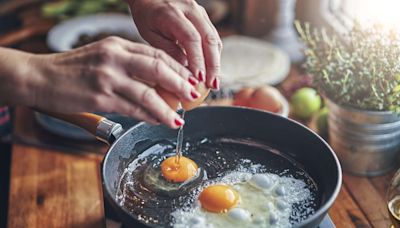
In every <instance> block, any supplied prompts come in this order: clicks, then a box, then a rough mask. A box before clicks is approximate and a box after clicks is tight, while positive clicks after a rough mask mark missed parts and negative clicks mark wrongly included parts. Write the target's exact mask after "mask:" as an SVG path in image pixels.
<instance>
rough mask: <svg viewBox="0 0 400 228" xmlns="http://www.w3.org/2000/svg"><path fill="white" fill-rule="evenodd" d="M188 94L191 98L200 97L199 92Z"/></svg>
mask: <svg viewBox="0 0 400 228" xmlns="http://www.w3.org/2000/svg"><path fill="white" fill-rule="evenodd" d="M190 95H191V96H192V97H193V99H197V98H199V97H200V94H199V93H198V92H196V91H192V92H190Z"/></svg>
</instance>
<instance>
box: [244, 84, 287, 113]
mask: <svg viewBox="0 0 400 228" xmlns="http://www.w3.org/2000/svg"><path fill="white" fill-rule="evenodd" d="M280 100H281V94H280V92H279V91H278V90H277V89H276V88H274V87H271V86H263V87H259V88H257V89H256V90H255V91H254V93H253V94H252V95H251V98H250V100H249V101H248V103H247V106H248V107H251V108H256V109H261V110H265V111H269V112H274V113H278V112H280V111H281V109H282V103H281V101H280Z"/></svg>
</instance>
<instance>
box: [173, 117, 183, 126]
mask: <svg viewBox="0 0 400 228" xmlns="http://www.w3.org/2000/svg"><path fill="white" fill-rule="evenodd" d="M184 123H185V121H183V119H181V118H178V119H175V124H176V126H179V127H180V126H182V125H183V124H184Z"/></svg>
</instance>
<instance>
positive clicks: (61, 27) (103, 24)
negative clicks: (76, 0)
mask: <svg viewBox="0 0 400 228" xmlns="http://www.w3.org/2000/svg"><path fill="white" fill-rule="evenodd" d="M101 32H107V33H111V34H118V33H124V34H127V35H131V36H132V38H133V39H135V40H139V41H140V42H142V43H145V41H144V40H143V38H142V37H141V36H140V34H139V31H138V30H137V28H136V25H135V23H134V22H133V19H132V17H131V16H130V15H125V14H118V13H102V14H95V15H89V16H82V17H75V18H72V19H69V20H66V21H63V22H61V23H60V24H57V25H56V26H54V27H53V28H52V29H51V30H50V31H49V33H48V35H47V45H48V46H49V47H50V48H51V49H52V50H53V51H56V52H64V51H69V50H71V49H72V48H73V45H74V44H75V43H76V42H77V41H78V39H79V37H80V36H81V35H83V34H87V35H96V34H98V33H101Z"/></svg>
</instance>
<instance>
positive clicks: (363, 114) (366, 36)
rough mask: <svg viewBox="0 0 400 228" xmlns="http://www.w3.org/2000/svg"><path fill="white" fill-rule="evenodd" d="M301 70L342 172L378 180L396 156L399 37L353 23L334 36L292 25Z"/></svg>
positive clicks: (399, 127) (399, 124) (398, 142)
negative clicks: (319, 101)
mask: <svg viewBox="0 0 400 228" xmlns="http://www.w3.org/2000/svg"><path fill="white" fill-rule="evenodd" d="M295 26H296V28H297V31H298V33H299V35H300V37H301V39H302V40H303V41H304V43H305V44H306V45H307V48H306V49H305V55H306V62H305V68H306V69H307V71H308V72H309V73H310V74H311V75H312V77H313V81H314V84H315V86H316V87H317V88H318V89H319V91H320V93H321V94H322V96H323V97H324V98H325V102H326V104H327V107H328V109H329V113H328V129H329V130H328V132H329V141H330V144H331V146H332V148H333V149H334V150H335V152H336V153H337V155H338V157H339V159H340V161H341V163H342V166H343V168H344V170H347V171H348V172H351V173H354V174H359V175H368V176H373V175H379V174H382V173H385V172H386V171H388V170H391V169H392V168H394V167H395V166H396V165H397V164H398V155H399V153H400V116H399V113H400V36H399V34H398V33H397V32H396V31H394V30H390V29H387V28H385V27H383V26H379V25H374V26H371V27H368V28H365V27H362V26H361V25H360V24H357V23H355V25H354V28H353V29H351V30H350V31H348V33H347V34H344V35H341V36H338V35H337V34H334V33H333V32H331V33H329V32H327V31H326V30H325V29H323V28H322V29H320V28H311V26H310V25H309V24H301V23H300V22H298V21H297V22H296V23H295Z"/></svg>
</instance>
